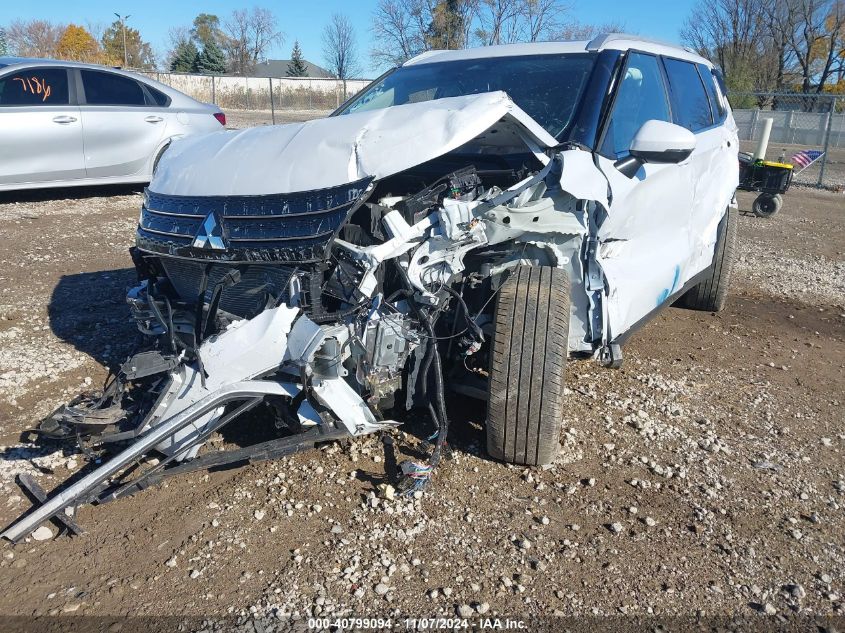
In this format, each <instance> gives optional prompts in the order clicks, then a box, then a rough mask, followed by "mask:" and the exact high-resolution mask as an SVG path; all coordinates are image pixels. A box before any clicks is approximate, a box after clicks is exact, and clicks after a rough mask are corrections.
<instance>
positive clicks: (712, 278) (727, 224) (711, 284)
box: [675, 207, 737, 312]
mask: <svg viewBox="0 0 845 633" xmlns="http://www.w3.org/2000/svg"><path fill="white" fill-rule="evenodd" d="M736 232H737V210H736V209H734V208H732V207H728V210H727V211H726V212H725V215H724V217H723V218H722V221H721V222H719V229H718V232H717V235H716V248H715V250H714V253H713V263H712V264H710V268H708V269H707V275H706V277H705V278H704V279H703V280H702V281H700V282H698V283H697V284H696V285H695V286H693V287H692V288H690V289H689V290H687V291H686V293H684V294H683V295H682V296H681V298H680V299H678V301H677V302H676V303H675V305H677V306H678V307H679V308H687V309H689V310H702V311H704V312H721V311H722V310H724V309H725V304H726V303H727V300H728V288H729V286H730V284H731V274H732V273H733V267H734V260H735V258H736V255H735V252H736Z"/></svg>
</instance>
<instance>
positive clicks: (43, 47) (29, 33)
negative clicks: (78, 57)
mask: <svg viewBox="0 0 845 633" xmlns="http://www.w3.org/2000/svg"><path fill="white" fill-rule="evenodd" d="M64 30H65V25H64V24H54V23H52V22H49V21H48V20H30V21H28V22H25V21H23V20H13V21H12V23H11V24H9V27H8V28H7V29H6V39H7V40H8V42H9V48H10V50H12V51H13V52H14V54H16V55H20V56H21V57H55V56H56V49H57V48H58V45H59V39H61V37H62V33H64Z"/></svg>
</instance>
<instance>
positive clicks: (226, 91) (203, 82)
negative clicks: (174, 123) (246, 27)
mask: <svg viewBox="0 0 845 633" xmlns="http://www.w3.org/2000/svg"><path fill="white" fill-rule="evenodd" d="M144 74H145V75H147V76H148V77H150V78H152V79H155V80H156V81H159V82H161V83H163V84H165V85H168V86H170V87H172V88H175V89H176V90H179V91H180V92H184V93H185V94H187V95H189V96H191V97H193V98H194V99H197V100H199V101H204V102H206V103H214V104H216V105H218V106H220V107H221V108H222V109H223V110H225V111H227V114H228V113H230V112H231V111H233V110H234V111H237V112H236V116H237V117H238V118H239V119H246V120H248V121H249V122H250V124H253V125H254V124H259V123H273V124H275V123H283V122H286V121H291V120H299V119H302V118H314V117H315V116H322V115H324V114H326V113H328V112H330V111H331V110H334V109H335V108H337V107H338V106H339V105H340V104H341V103H343V102H344V101H346V99H348V98H349V97H351V96H353V95H355V94H357V93H358V92H360V91H361V90H363V88H364V87H365V86H367V85H368V84H369V83H370V82H369V80H366V79H349V80H347V81H345V82H344V81H341V80H339V79H323V78H317V77H233V76H228V75H198V74H189V73H172V72H156V71H153V72H145V73H144ZM238 115H240V116H238Z"/></svg>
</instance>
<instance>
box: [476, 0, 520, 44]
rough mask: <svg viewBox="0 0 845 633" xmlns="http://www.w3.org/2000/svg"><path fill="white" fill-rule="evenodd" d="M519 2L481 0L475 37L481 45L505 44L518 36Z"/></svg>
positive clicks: (511, 0) (512, 0)
mask: <svg viewBox="0 0 845 633" xmlns="http://www.w3.org/2000/svg"><path fill="white" fill-rule="evenodd" d="M521 4H522V3H521V2H520V0H481V1H480V2H479V7H478V21H479V25H478V28H477V29H476V31H475V34H476V37H477V38H478V39H479V40H480V41H481V43H482V44H483V45H486V46H490V45H494V44H507V43H509V42H514V41H516V40H517V39H518V36H519V22H520V14H521V12H522V6H521Z"/></svg>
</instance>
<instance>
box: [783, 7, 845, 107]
mask: <svg viewBox="0 0 845 633" xmlns="http://www.w3.org/2000/svg"><path fill="white" fill-rule="evenodd" d="M792 2H794V3H795V4H794V5H793V6H794V10H795V11H796V13H797V20H796V24H795V27H796V28H793V29H792V32H791V35H790V37H789V38H788V41H789V47H790V48H791V49H792V52H793V53H794V54H795V58H796V60H797V62H798V66H799V67H800V70H801V91H802V92H822V91H823V90H824V87H825V84H827V81H828V79H830V78H831V77H832V76H833V75H834V73H835V72H836V71H837V70H838V68H839V67H840V66H841V64H842V63H843V61H842V60H843V51H845V0H792Z"/></svg>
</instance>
